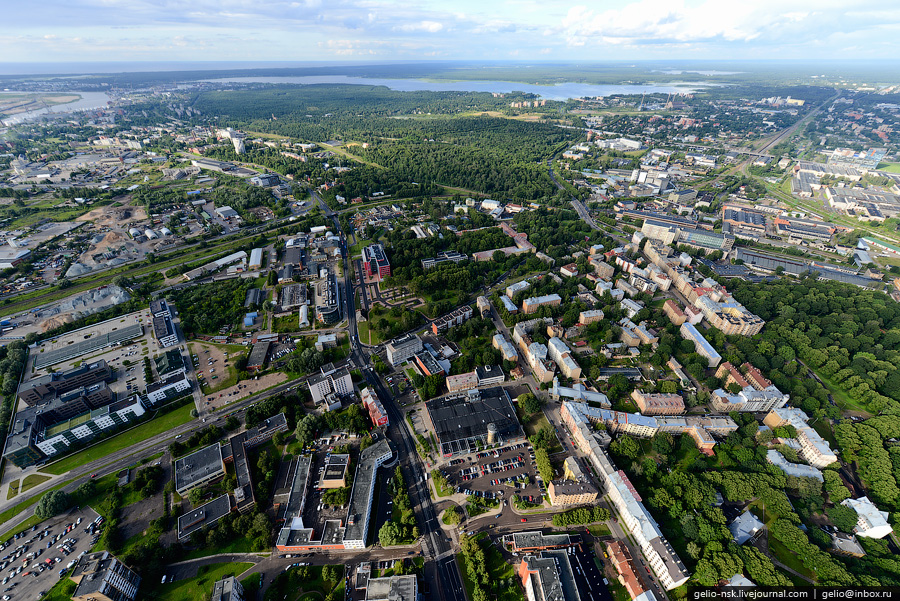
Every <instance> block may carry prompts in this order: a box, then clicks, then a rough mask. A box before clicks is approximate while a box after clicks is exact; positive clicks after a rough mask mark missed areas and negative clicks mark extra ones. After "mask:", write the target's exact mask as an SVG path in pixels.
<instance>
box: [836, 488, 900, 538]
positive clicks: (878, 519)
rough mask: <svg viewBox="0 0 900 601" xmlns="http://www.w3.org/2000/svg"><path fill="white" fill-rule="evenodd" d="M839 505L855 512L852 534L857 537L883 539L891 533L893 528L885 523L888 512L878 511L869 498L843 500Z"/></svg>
mask: <svg viewBox="0 0 900 601" xmlns="http://www.w3.org/2000/svg"><path fill="white" fill-rule="evenodd" d="M841 505H844V506H846V507H850V508H851V509H853V510H854V511H855V512H856V515H857V516H858V517H857V521H856V527H855V528H854V529H853V532H855V533H856V534H857V535H858V536H866V537H868V538H884V537H885V536H888V535H889V534H890V533H891V532H893V528H891V525H890V524H889V523H888V521H887V519H888V512H887V511H881V510H880V509H878V507H876V506H875V503H873V502H872V501H870V500H869V497H860V498H858V499H845V500H843V501H841Z"/></svg>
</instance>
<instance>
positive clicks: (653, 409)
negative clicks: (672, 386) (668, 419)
mask: <svg viewBox="0 0 900 601" xmlns="http://www.w3.org/2000/svg"><path fill="white" fill-rule="evenodd" d="M631 398H632V399H633V400H634V402H635V404H636V405H637V407H638V410H639V411H640V412H641V413H642V414H643V415H679V414H681V413H684V399H682V398H681V395H677V394H648V393H645V392H641V391H639V390H635V391H632V393H631Z"/></svg>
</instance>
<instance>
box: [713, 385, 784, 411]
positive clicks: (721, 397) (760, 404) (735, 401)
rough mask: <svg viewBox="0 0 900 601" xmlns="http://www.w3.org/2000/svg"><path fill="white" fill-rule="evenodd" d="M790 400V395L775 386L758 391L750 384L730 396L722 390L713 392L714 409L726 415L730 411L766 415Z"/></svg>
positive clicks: (718, 389)
mask: <svg viewBox="0 0 900 601" xmlns="http://www.w3.org/2000/svg"><path fill="white" fill-rule="evenodd" d="M788 400H790V395H788V394H785V393H783V392H781V391H780V390H778V388H776V387H775V386H769V387H768V388H766V389H765V390H757V389H755V388H753V386H750V385H749V384H748V385H747V386H746V387H744V389H743V390H741V391H740V392H739V393H737V394H729V393H728V392H727V391H725V390H723V389H722V388H717V389H716V390H715V391H713V395H712V408H713V409H715V410H716V411H723V412H726V413H727V412H729V411H743V412H748V411H749V412H754V413H764V412H767V411H771V410H772V409H780V408H782V407H784V406H785V405H786V404H787V402H788Z"/></svg>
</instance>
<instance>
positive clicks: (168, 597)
mask: <svg viewBox="0 0 900 601" xmlns="http://www.w3.org/2000/svg"><path fill="white" fill-rule="evenodd" d="M252 567H253V564H252V563H217V564H213V565H209V566H200V568H199V570H198V571H197V576H195V577H194V578H189V579H187V580H179V581H177V582H171V583H169V584H161V585H157V586H156V594H155V595H153V597H154V598H155V599H159V600H160V601H199V600H200V599H206V598H208V595H209V592H210V591H211V590H212V587H213V584H214V583H215V582H216V580H221V579H222V578H225V577H226V576H237V575H239V574H241V573H243V572H245V571H246V570H247V569H248V568H252ZM145 594H146V592H145Z"/></svg>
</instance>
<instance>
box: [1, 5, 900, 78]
mask: <svg viewBox="0 0 900 601" xmlns="http://www.w3.org/2000/svg"><path fill="white" fill-rule="evenodd" d="M5 4H6V6H4V11H3V17H2V19H0V21H2V22H0V57H2V58H0V63H2V62H10V63H14V62H72V61H331V60H335V61H353V62H363V61H371V62H376V61H385V60H429V59H434V60H454V59H459V60H474V59H477V60H597V61H603V60H641V59H651V60H652V59H705V60H716V59H728V60H732V59H735V60H742V59H749V60H761V59H828V58H841V59H895V58H896V57H897V56H900V52H898V50H900V42H898V40H900V3H897V2H892V1H890V0H889V1H888V2H885V1H884V0H878V1H874V0H852V1H847V0H742V1H740V2H737V1H734V0H595V1H592V2H582V3H579V2H578V0H574V1H573V2H558V1H556V0H453V1H436V0H420V1H418V2H409V1H408V0H41V2H8V3H5Z"/></svg>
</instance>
